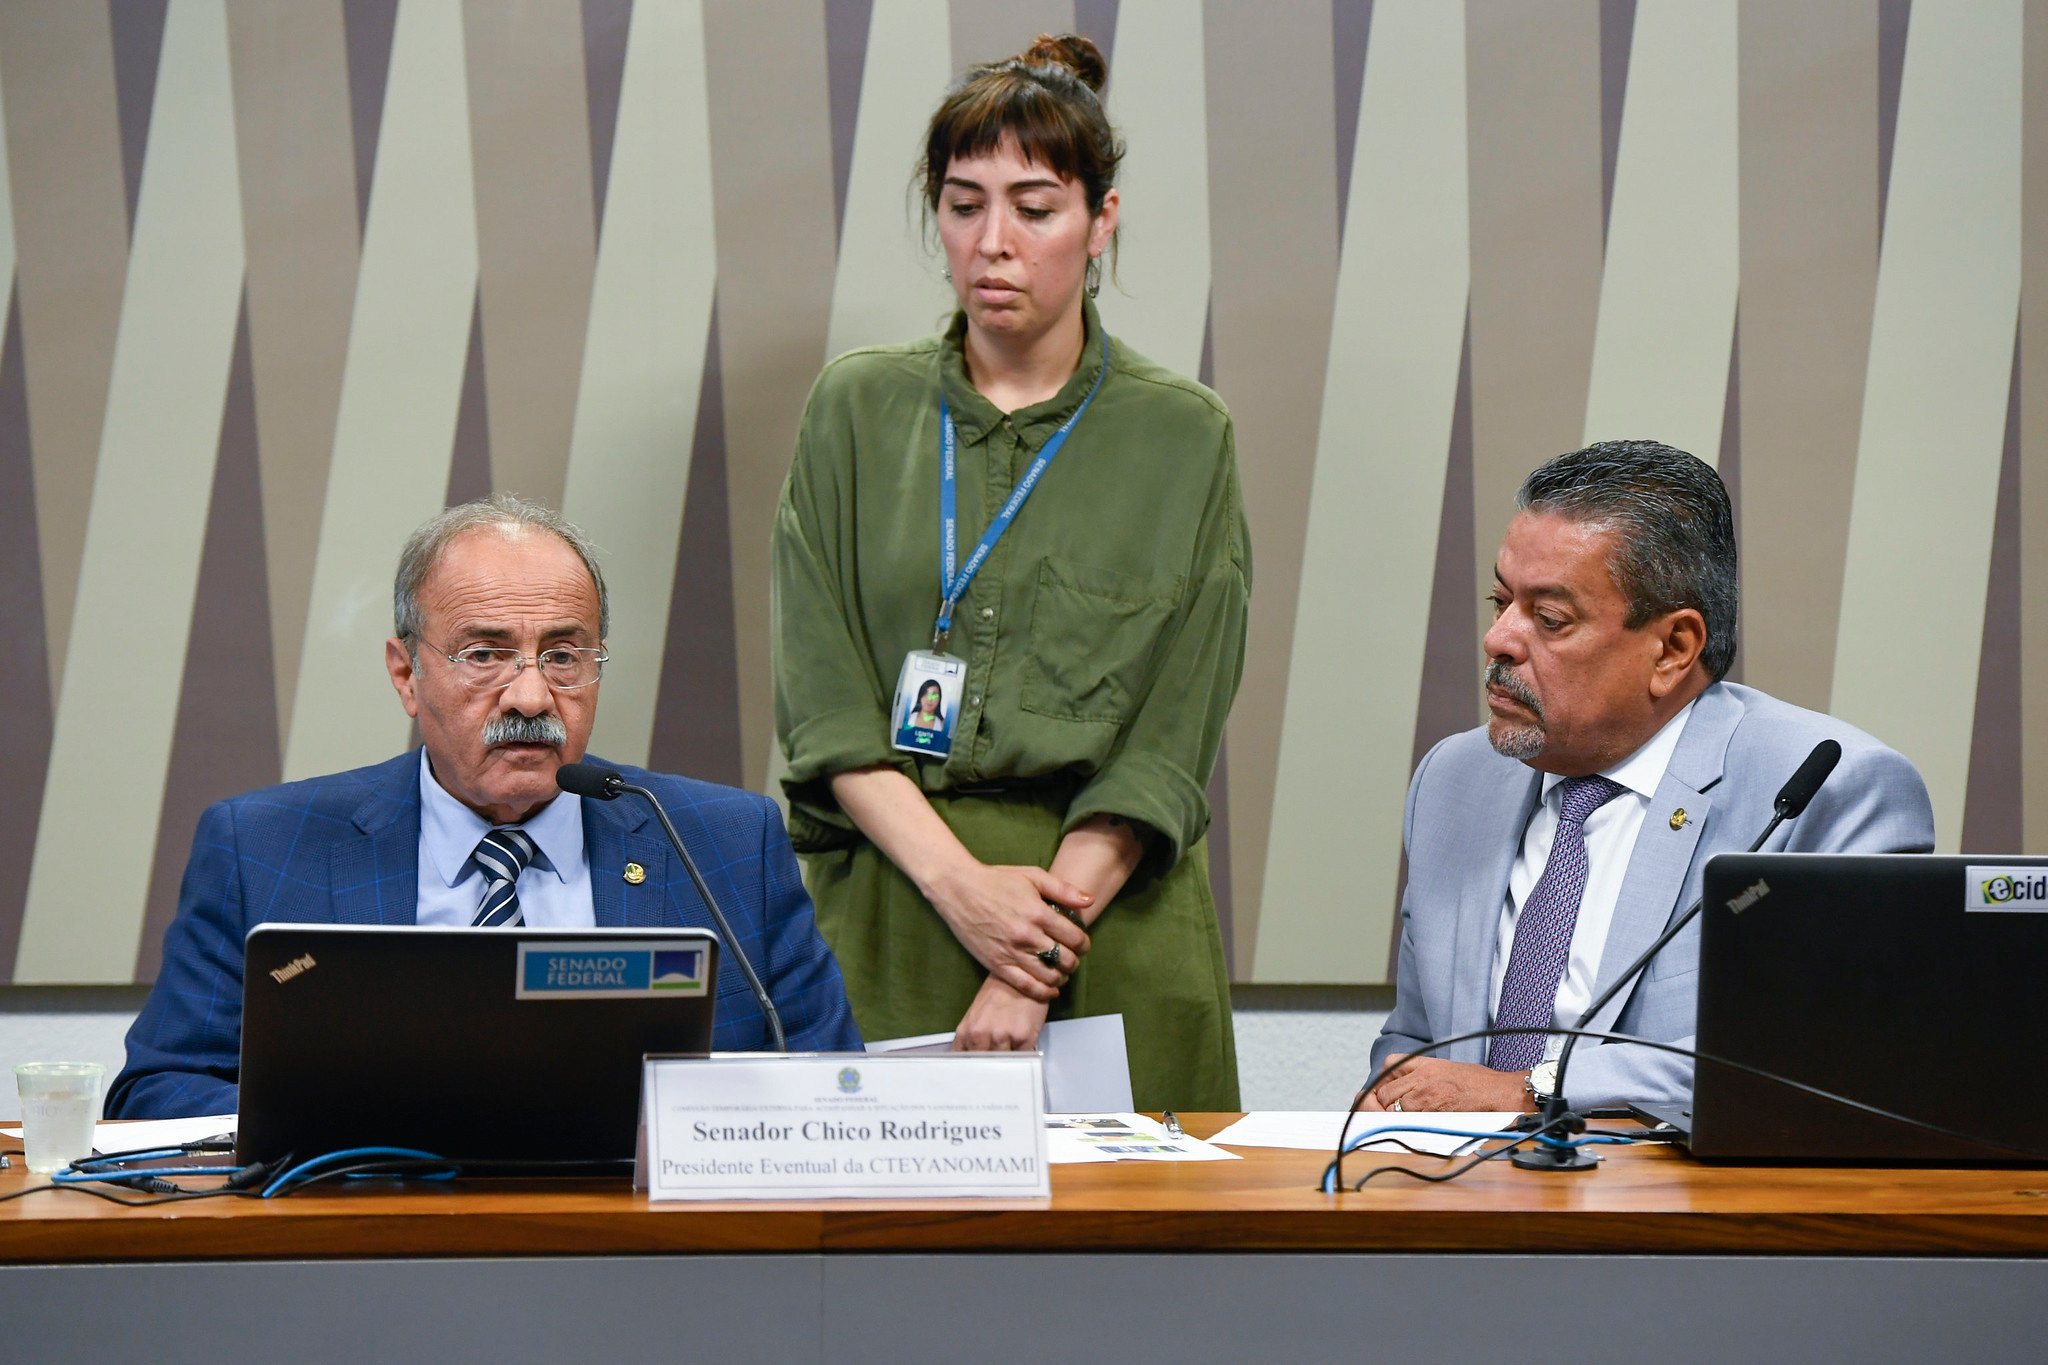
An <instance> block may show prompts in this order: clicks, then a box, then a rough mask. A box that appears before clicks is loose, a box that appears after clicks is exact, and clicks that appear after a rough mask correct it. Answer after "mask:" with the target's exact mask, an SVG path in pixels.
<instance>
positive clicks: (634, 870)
mask: <svg viewBox="0 0 2048 1365" xmlns="http://www.w3.org/2000/svg"><path fill="white" fill-rule="evenodd" d="M1672 828H1673V829H1676V828H1677V826H1676V825H1673V826H1672ZM626 880H627V881H629V882H631V883H632V884H633V885H635V886H638V885H640V883H642V882H644V881H646V880H647V869H646V868H644V867H642V866H640V864H638V863H627V864H626Z"/></svg>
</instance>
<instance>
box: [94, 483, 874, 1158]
mask: <svg viewBox="0 0 2048 1365" xmlns="http://www.w3.org/2000/svg"><path fill="white" fill-rule="evenodd" d="M393 598H394V608H395V611H394V614H395V617H396V627H397V631H396V634H395V635H394V637H393V638H392V639H390V640H389V641H387V642H386V643H385V646H384V656H385V657H384V662H385V667H386V669H387V670H388V671H389V673H390V675H391V683H392V686H393V687H395V688H396V689H397V691H398V697H399V701H400V702H401V703H402V704H403V705H404V707H405V711H406V714H407V715H409V716H411V717H413V719H414V720H416V721H417V722H418V723H419V732H420V739H421V741H422V743H421V746H420V748H419V749H418V750H417V751H415V752H412V753H406V754H401V755H399V756H398V757H397V758H394V759H391V760H389V761H388V762H384V763H380V764H377V765H375V766H374V767H369V768H358V769H356V770H355V771H353V772H346V773H338V774H335V775H333V776H330V777H318V778H313V779H311V780H309V781H305V782H294V783H289V784H287V785H285V786H281V787H272V788H269V789H267V790H264V791H257V792H250V793H247V794H245V795H242V796H237V797H234V798H232V799H231V800H227V801H223V802H221V803H219V804H218V805H215V806H213V807H211V808H209V809H208V810H207V812H206V813H205V815H203V816H202V817H201V818H200V821H199V829H198V833H197V834H196V835H195V837H194V839H193V843H192V856H191V859H190V861H189V862H188V863H187V865H186V868H185V879H184V884H183V887H182V888H181V890H180V892H179V898H178V913H177V918H176V919H175V920H174V921H173V922H172V924H171V927H170V929H169V930H168V931H167V933H166V935H165V939H164V956H163V970H162V972H161V973H160V974H159V975H158V977H157V981H156V987H155V989H154V990H152V991H151V992H150V997H149V1003H148V1004H147V1005H146V1006H144V1008H143V1011H142V1013H141V1015H140V1016H139V1017H138V1018H137V1019H136V1021H135V1025H134V1027H133V1028H131V1029H130V1030H129V1032H128V1065H127V1067H126V1068H125V1069H124V1070H123V1071H122V1073H121V1075H120V1076H119V1077H118V1078H117V1079H116V1080H115V1082H114V1085H113V1087H112V1089H111V1090H110V1091H109V1092H108V1097H107V1113H108V1114H109V1116H111V1117H115V1118H160V1117H173V1116H178V1115H187V1114H194V1115H196V1114H218V1113H227V1112H231V1111H233V1110H234V1109H235V1108H236V1107H237V1097H238V1096H237V1087H236V1081H237V1067H238V1061H239V1055H240V1043H241V1000H242V943H243V939H244V937H245V936H246V935H247V934H248V931H249V930H250V929H251V928H252V927H253V926H255V925H257V924H261V923H263V922H265V921H268V920H289V921H299V922H319V923H333V924H435V925H477V926H480V927H484V928H486V929H487V928H488V927H490V926H495V925H505V924H519V923H524V924H531V925H536V926H545V927H554V926H560V927H565V928H580V927H587V926H593V925H599V926H607V927H610V926H642V925H645V926H650V927H652V926H676V925H691V926H698V927H705V928H710V927H713V922H712V919H711V915H710V912H709V911H708V910H707V909H706V907H705V906H704V904H703V902H702V900H701V899H700V898H699V896H698V894H697V892H696V890H695V888H694V887H693V885H692V884H691V883H690V881H689V880H688V877H687V874H686V873H685V871H684V870H683V868H682V866H681V865H680V861H679V860H678V859H676V858H675V856H674V854H673V853H672V852H671V851H670V848H669V845H668V841H667V839H666V837H665V836H664V835H663V834H662V831H661V829H660V826H659V823H658V822H656V821H655V820H654V818H653V816H652V814H651V813H650V812H649V811H648V810H647V808H646V806H645V804H644V803H642V802H639V801H618V802H599V801H584V800H582V799H581V798H579V797H576V796H573V795H569V794H566V793H563V792H561V791H559V790H558V789H557V787H556V785H555V772H556V770H557V769H559V768H560V767H561V766H562V765H563V764H564V763H573V762H576V761H578V760H580V759H581V758H582V757H583V752H584V746H585V745H586V744H587V743H588V741H589V739H590V729H591V725H592V723H593V721H594V720H595V719H596V715H597V695H598V679H599V677H600V675H601V674H602V672H603V665H604V662H605V658H606V655H605V651H604V640H605V634H606V631H607V629H608V627H609V624H610V617H611V613H610V605H609V599H608V597H607V595H606V592H605V586H604V576H603V574H602V573H600V572H599V570H598V566H597V559H596V556H595V554H594V553H593V552H592V549H591V546H590V545H589V543H588V542H587V541H586V540H585V539H584V537H583V535H582V534H581V532H579V531H578V530H577V529H576V528H575V527H574V526H572V525H570V524H569V523H568V522H566V521H564V520H563V519H562V518H560V517H559V516H557V515H556V514H555V513H553V512H551V511H549V510H548V509H546V508H543V507H539V506H536V505H534V504H531V503H527V502H523V501H521V500H519V499H517V498H513V497H509V496H506V495H502V494H501V495H499V496H497V497H494V498H490V499H487V500H485V501H481V502H474V503H467V504H464V505H462V506H459V507H453V508H450V509H448V510H447V511H445V512H443V513H441V514H440V515H439V516H437V517H435V518H434V519H432V520H431V521H429V522H428V523H427V524H426V525H425V526H422V527H421V528H420V529H419V530H418V531H416V532H415V533H414V534H413V537H412V539H411V540H410V541H408V542H407V544H406V547H405V550H404V553H403V554H402V555H401V557H400V559H399V565H398V576H397V582H396V585H395V589H394V593H393ZM623 771H624V772H625V774H626V778H627V780H628V781H629V782H633V783H635V784H638V785H641V786H646V787H649V788H651V789H652V790H653V791H654V792H655V793H656V795H657V796H659V798H660V800H661V804H662V806H663V808H664V809H665V810H666V811H667V812H668V814H669V817H670V819H671V820H672V821H673V822H674V823H675V825H676V827H677V829H678V830H679V831H680V832H681V834H682V836H683V840H684V842H685V844H686V845H687V846H688V847H689V849H690V852H691V855H692V857H693V858H694V859H695V860H696V862H697V864H698V866H699V867H700V869H701V870H702V872H703V874H704V877H705V880H706V882H707V883H708V884H709V886H710V888H711V891H712V894H713V895H714V896H716V897H717V898H718V901H719V904H720V906H721V908H723V909H724V911H725V912H726V916H727V918H728V919H729V920H730V921H731V924H732V928H733V933H734V935H735V936H736V937H737V938H738V939H739V940H740V941H739V943H738V944H737V945H735V946H737V947H739V948H741V949H743V950H744V951H745V952H746V954H747V956H748V958H749V959H751V960H752V961H753V962H754V963H755V964H757V968H758V970H759V972H760V975H761V977H762V980H763V982H764V984H765V985H766V986H767V988H768V992H769V995H770V996H771V998H773V999H774V1001H775V1002H776V1007H777V1009H778V1011H779V1012H780V1013H781V1015H782V1017H783V1020H784V1022H785V1026H786V1027H787V1030H788V1035H789V1045H790V1047H791V1048H792V1049H793V1050H820V1049H842V1048H857V1047H858V1046H859V1045H860V1038H859V1034H858V1033H857V1032H856V1031H855V1028H854V1023H853V1015H852V1012H851V1010H850V1009H849V1008H848V1005H847V1002H846V992H845V989H844V987H843V986H842V985H841V983H840V978H839V965H838V963H837V962H835V961H834V960H833V958H832V954H831V951H830V950H829V949H828V948H827V947H826V946H825V943H824V940H823V939H821V938H820V937H819V936H818V931H817V928H816V926H815V924H814V923H813V921H812V915H811V902H810V898H809V897H808V896H807V895H806V894H805V892H804V888H803V883H802V881H801V880H800V879H799V877H798V875H797V866H796V859H795V857H794V856H793V854H792V853H791V851H790V846H789V837H788V835H787V834H785V833H784V831H783V827H782V819H781V816H780V814H779V813H778V812H777V811H776V809H775V807H774V805H773V804H772V803H771V802H769V801H768V800H767V799H766V798H765V797H761V796H756V795H753V794H752V793H748V792H742V791H735V790H733V789H731V788H728V787H718V786H713V785H711V784H709V783H705V782H694V781H690V780H689V779H686V778H680V777H668V776H663V775H659V774H654V773H647V772H642V771H640V770H639V769H635V768H627V769H624V770H623ZM766 1043H767V1027H766V1021H765V1019H764V1018H763V1016H762V1014H761V1012H760V1010H759V1008H758V1006H757V1005H756V1004H755V1002H754V999H753V996H752V995H751V994H750V993H749V992H748V990H747V987H746V984H745V981H744V980H743V978H742V975H741V974H740V973H739V972H728V973H725V974H724V978H723V980H722V981H721V982H720V989H719V995H718V1004H717V1012H716V1024H715V1033H714V1038H713V1045H714V1046H716V1047H718V1048H720V1049H722V1050H723V1049H731V1050H739V1049H752V1048H761V1047H764V1046H765V1045H766Z"/></svg>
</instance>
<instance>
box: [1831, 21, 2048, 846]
mask: <svg viewBox="0 0 2048 1365" xmlns="http://www.w3.org/2000/svg"><path fill="white" fill-rule="evenodd" d="M2020 15H2021V7H2020V4H2019V0H1985V3H1960V0H1951V2H1950V3H1941V2H1940V0H1920V3H1918V4H1915V5H1914V7H1913V17H1912V23H1911V25H1910V27H1909V28H1908V30H1907V37H1906V64H1905V74H1904V78H1903V81H1902V83H1901V86H1900V92H1899V119H1898V132H1897V134H1896V140H1895V141H1894V143H1893V151H1892V168H1891V181H1890V193H1889V196H1888V198H1887V199H1886V202H1885V219H1884V246H1883V249H1882V253H1881V255H1880V256H1879V259H1878V267H1877V302H1876V307H1875V312H1874V315H1873V317H1872V320H1871V329H1870V361H1869V371H1868V375H1867V377H1866V379H1865V383H1864V397H1863V420H1862V427H1861V434H1860V439H1859V442H1858V446H1857V454H1856V490H1855V494H1854V497H1853V498H1852V500H1851V502H1850V509H1849V548H1848V562H1847V566H1846V571H1845V574H1844V578H1845V586H1844V588H1843V592H1842V616H1841V629H1840V635H1839V638H1838V641H1837V644H1836V650H1835V680H1834V707H1835V710H1836V711H1837V712H1839V713H1840V714H1841V715H1842V716H1843V717H1844V718H1845V719H1847V720H1849V721H1851V722H1853V723H1855V724H1857V725H1861V726H1863V727H1864V728H1865V729H1868V730H1870V731H1872V732H1874V733H1876V734H1879V735H1882V736H1883V737H1884V738H1885V739H1887V740H1889V741H1890V742H1891V743H1893V744H1895V745H1897V746H1898V748H1899V749H1900V750H1902V751H1903V752H1904V753H1905V755H1906V756H1907V757H1908V758H1910V759H1912V760H1913V761H1914V762H1915V763H1917V764H1918V765H1919V767H1920V771H1921V774H1922V775H1923V776H1924V777H1926V779H1927V786H1928V791H1929V794H1930V795H1931V796H1932V797H1933V798H1934V832H1935V846H1936V848H1937V849H1942V850H1954V849H1956V848H1957V847H1959V845H1960V841H1961V837H1962V824H1963V798H1964V795H1965V793H1966V792H1967V790H1968V784H1969V762H1970V738H1971V726H1972V722H1973V720H1974V718H1975V714H1976V699H1977V665H1978V659H1979V655H1980V651H1981V648H1982V644H1983V628H1984V589H1985V583H1986V576H1987V574H1988V573H1989V569H1990V563H1991V534H1992V518H1993V515H1994V514H1995V512H1996V510H1997V502H1998V469H1999V462H2000V459H2001V456H2002V454H2003V451H2004V440H2005V427H2006V407H2007V398H2008V394H2009V392H2010V389H2011V381H2012V348H2013V337H2014V334H2015V324H2016V322H2017V320H2018V316H2019V292H2020V112H2021V103H2022V98H2021V96H2022V92H2021V79H2020V78H2021V71H2022V61H2021V57H2022V52H2023V47H2022V43H2021V39H2022V33H2021V24H2020ZM2036 685H2037V686H2038V684H2036ZM2013 795H2014V799H2017V797H2018V793H2014V794H2013Z"/></svg>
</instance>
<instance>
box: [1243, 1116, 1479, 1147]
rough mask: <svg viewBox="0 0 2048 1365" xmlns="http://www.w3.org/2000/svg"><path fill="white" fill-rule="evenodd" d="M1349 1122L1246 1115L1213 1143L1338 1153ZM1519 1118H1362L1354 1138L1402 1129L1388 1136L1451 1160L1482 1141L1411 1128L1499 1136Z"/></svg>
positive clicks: (1333, 1118) (1356, 1123) (1376, 1144)
mask: <svg viewBox="0 0 2048 1365" xmlns="http://www.w3.org/2000/svg"><path fill="white" fill-rule="evenodd" d="M1345 1117H1346V1116H1345V1114H1344V1113H1343V1111H1341V1110H1339V1111H1337V1112H1335V1113H1317V1112H1306V1111H1290V1110H1271V1111H1268V1112H1266V1113H1260V1114H1246V1115H1245V1116H1244V1117H1243V1118H1241V1119H1239V1120H1238V1121H1237V1122H1236V1123H1233V1124H1231V1125H1230V1126H1229V1127H1228V1128H1225V1129H1224V1130H1223V1131H1222V1132H1220V1133H1218V1134H1216V1136H1214V1137H1212V1138H1210V1139H1209V1141H1211V1142H1213V1143H1215V1144H1217V1145H1218V1146H1221V1147H1297V1148H1301V1149H1303V1150H1306V1151H1314V1152H1334V1151H1336V1150H1337V1134H1338V1132H1339V1131H1341V1130H1342V1129H1343V1127H1344V1119H1345ZM1518 1117H1519V1115H1516V1114H1512V1113H1501V1114H1492V1113H1469V1114H1358V1115H1356V1116H1353V1117H1352V1121H1351V1136H1352V1137H1353V1138H1354V1139H1355V1138H1356V1137H1358V1135H1359V1134H1360V1133H1365V1132H1371V1131H1373V1130H1375V1129H1380V1130H1387V1129H1394V1130H1401V1131H1398V1132H1392V1133H1389V1136H1398V1137H1399V1138H1400V1139H1401V1140H1402V1141H1403V1142H1405V1143H1407V1144H1408V1145H1409V1146H1411V1147H1420V1148H1421V1149H1422V1150H1424V1151H1426V1152H1435V1153H1436V1154H1438V1155H1439V1156H1451V1155H1454V1154H1455V1153H1457V1152H1460V1151H1463V1150H1465V1149H1466V1148H1468V1147H1471V1146H1472V1145H1473V1144H1474V1143H1475V1142H1476V1141H1477V1139H1474V1138H1469V1137H1445V1136H1443V1135H1441V1134H1436V1133H1419V1132H1413V1131H1407V1128H1408V1127H1409V1126H1410V1125H1413V1126H1420V1127H1425V1128H1452V1129H1458V1130H1461V1131H1464V1132H1468V1133H1482V1132H1483V1133H1497V1132H1499V1131H1501V1130H1502V1129H1504V1128H1506V1127H1507V1126H1508V1125H1509V1124H1511V1123H1513V1122H1514V1121H1515V1119H1516V1118H1518ZM1363 1150H1365V1151H1368V1152H1398V1151H1400V1150H1401V1149H1400V1148H1399V1147H1396V1146H1395V1145H1394V1144H1393V1143H1391V1142H1373V1143H1369V1144H1367V1145H1366V1147H1365V1148H1364V1149H1363Z"/></svg>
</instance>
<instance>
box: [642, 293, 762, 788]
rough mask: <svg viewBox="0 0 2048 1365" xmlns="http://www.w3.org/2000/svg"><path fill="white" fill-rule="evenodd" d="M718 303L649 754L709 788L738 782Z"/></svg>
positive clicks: (742, 769)
mask: <svg viewBox="0 0 2048 1365" xmlns="http://www.w3.org/2000/svg"><path fill="white" fill-rule="evenodd" d="M718 312H719V309H718V305H717V304H716V303H714V304H713V305H712V308H711V327H710V340H709V343H708V345H707V346H706V348H705V352H704V382H703V387H702V390H701V392H700V394H699V396H698V399H697V429H696V431H695V432H693V433H692V436H691V441H690V454H689V459H690V492H689V497H688V499H687V500H686V501H685V502H684V504H683V529H682V538H681V540H680V542H679V543H678V544H677V546H676V577H675V588H674V591H672V592H671V593H670V595H669V608H668V613H669V619H668V641H667V647H666V649H665V650H664V651H663V655H662V664H661V702H660V705H659V707H658V708H657V709H656V711H655V715H654V734H653V737H652V739H651V741H650V744H649V752H650V755H651V759H652V762H653V764H654V766H655V767H657V768H660V769H664V770H667V771H671V772H681V773H689V774H690V775H692V776H693V777H701V778H704V779H705V780H706V781H710V782H725V783H730V784H732V785H735V786H738V785H741V784H742V783H743V781H744V779H745V776H746V762H745V759H744V750H743V749H742V747H741V744H740V728H739V676H738V673H737V671H736V670H735V668H734V666H733V643H734V639H735V631H734V627H733V616H732V611H733V606H732V604H733V590H732V542H731V539H730V537H731V527H730V526H729V524H728V523H727V520H726V517H725V508H726V505H727V502H726V478H725V470H726V460H727V452H728V447H727V444H726V436H725V400H724V396H723V381H724V372H723V366H722V364H721V360H720V355H719V344H718V335H719V332H718Z"/></svg>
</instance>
